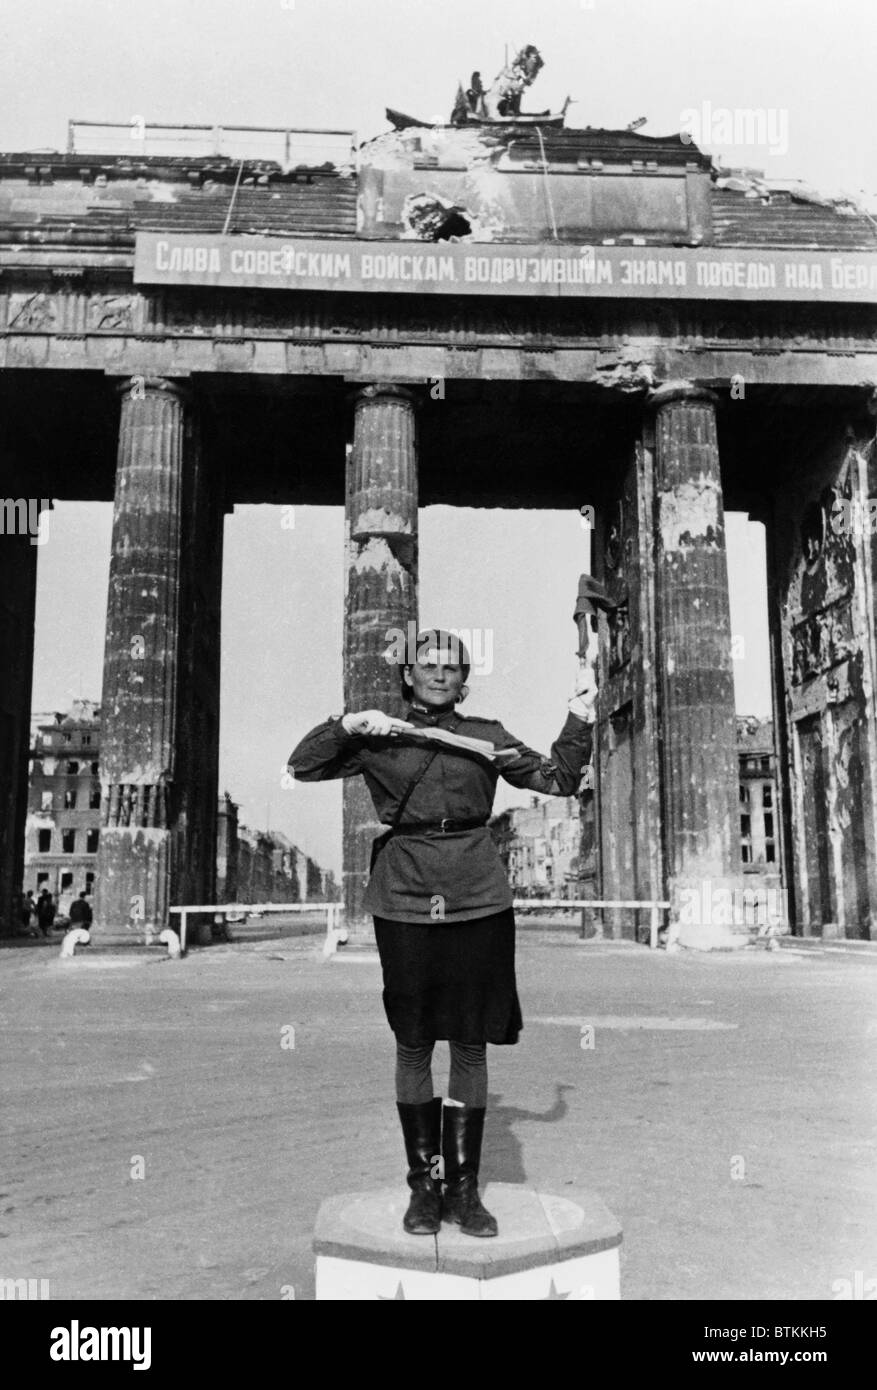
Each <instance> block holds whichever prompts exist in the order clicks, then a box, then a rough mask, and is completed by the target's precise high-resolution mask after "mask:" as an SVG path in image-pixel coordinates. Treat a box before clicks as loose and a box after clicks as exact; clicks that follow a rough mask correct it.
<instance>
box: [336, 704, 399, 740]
mask: <svg viewBox="0 0 877 1390" xmlns="http://www.w3.org/2000/svg"><path fill="white" fill-rule="evenodd" d="M341 725H342V727H343V729H344V731H345V733H348V734H368V735H370V736H371V737H374V738H386V737H387V736H389V735H391V734H398V733H400V732H401V730H402V729H411V728H413V727H414V726H413V725H412V724H410V723H408V721H407V720H405V719H394V718H393V717H392V715H389V714H384V713H383V711H382V710H379V709H361V710H358V711H357V712H356V713H355V714H345V715H343V716H342V719H341Z"/></svg>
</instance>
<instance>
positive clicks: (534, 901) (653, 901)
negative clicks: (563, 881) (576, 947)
mask: <svg viewBox="0 0 877 1390" xmlns="http://www.w3.org/2000/svg"><path fill="white" fill-rule="evenodd" d="M512 906H513V907H514V909H515V911H516V912H518V911H523V910H524V908H536V909H537V910H538V909H539V908H542V907H550V908H555V909H556V908H561V907H563V908H580V909H581V911H582V930H581V936H582V937H584V935H585V910H586V909H587V908H589V907H592V908H593V907H630V908H640V909H641V908H648V910H649V912H650V914H651V915H650V918H649V946H650V947H651V949H652V950H653V951H654V950H655V949H656V948H657V945H658V913H659V912H661V911H667V909H668V908H669V907H670V903H669V902H667V901H666V900H665V899H661V898H515V900H514V903H513V904H512Z"/></svg>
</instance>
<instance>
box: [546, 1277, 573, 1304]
mask: <svg viewBox="0 0 877 1390" xmlns="http://www.w3.org/2000/svg"><path fill="white" fill-rule="evenodd" d="M564 1298H569V1294H568V1293H558V1292H557V1289H556V1288H555V1287H554V1280H553V1279H552V1281H551V1285H550V1287H549V1289H548V1292H547V1294H546V1295H545V1297H544V1298H543V1299H542V1300H541V1301H542V1302H543V1303H552V1302H560V1301H561V1300H562V1299H564Z"/></svg>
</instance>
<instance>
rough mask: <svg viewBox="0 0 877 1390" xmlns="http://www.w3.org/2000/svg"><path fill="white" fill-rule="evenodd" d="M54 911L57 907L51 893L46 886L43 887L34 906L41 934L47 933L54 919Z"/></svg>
mask: <svg viewBox="0 0 877 1390" xmlns="http://www.w3.org/2000/svg"><path fill="white" fill-rule="evenodd" d="M56 911H57V908H56V907H55V902H54V899H53V898H52V895H51V893H50V892H49V890H48V888H44V889H43V891H42V893H40V896H39V898H38V899H37V906H36V913H37V925H38V926H39V929H40V931H41V932H42V934H43V936H48V935H49V932H50V930H51V927H52V923H53V922H54V920H55V913H56Z"/></svg>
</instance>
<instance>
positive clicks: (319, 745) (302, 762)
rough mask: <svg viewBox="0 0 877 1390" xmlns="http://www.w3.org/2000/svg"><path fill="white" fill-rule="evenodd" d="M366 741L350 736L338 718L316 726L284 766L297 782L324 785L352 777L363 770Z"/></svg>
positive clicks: (358, 736) (353, 735)
mask: <svg viewBox="0 0 877 1390" xmlns="http://www.w3.org/2000/svg"><path fill="white" fill-rule="evenodd" d="M367 743H368V740H367V739H366V738H365V737H363V736H362V735H360V734H349V733H347V731H346V729H345V728H344V726H343V724H342V723H341V719H340V718H332V719H326V720H325V721H324V722H323V723H322V724H318V725H317V727H316V728H315V729H311V731H310V733H308V734H305V736H304V738H303V739H302V740H301V742H300V743H299V744H297V745H296V747H295V748H294V749H293V750H292V752H291V753H290V755H289V758H288V761H287V766H288V768H289V771H290V772H291V773H292V775H293V776H294V777H295V778H296V780H297V781H299V782H327V781H330V780H331V779H332V778H333V777H355V776H356V774H357V773H358V772H361V771H362V755H363V753H364V751H365V749H366V746H367Z"/></svg>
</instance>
